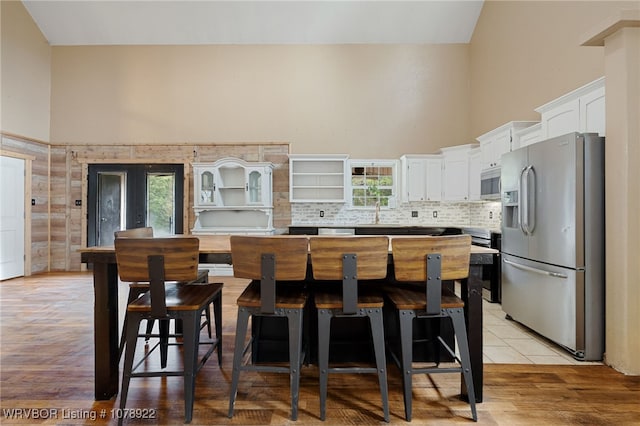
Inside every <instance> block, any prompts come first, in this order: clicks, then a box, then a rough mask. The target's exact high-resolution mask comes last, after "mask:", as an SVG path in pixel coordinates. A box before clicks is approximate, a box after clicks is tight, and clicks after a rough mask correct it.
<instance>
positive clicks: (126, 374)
mask: <svg viewBox="0 0 640 426" xmlns="http://www.w3.org/2000/svg"><path fill="white" fill-rule="evenodd" d="M127 315H129V321H128V322H127V330H126V334H125V336H126V339H127V343H126V345H125V353H124V366H123V374H122V389H121V390H120V409H122V410H124V409H125V407H126V404H127V394H128V393H129V383H130V382H131V374H132V372H133V371H132V370H133V358H134V355H135V352H136V342H137V340H138V330H139V328H140V322H141V321H142V315H140V314H134V313H132V314H130V313H129V312H127ZM122 421H123V416H120V417H119V418H118V424H119V425H121V424H122Z"/></svg>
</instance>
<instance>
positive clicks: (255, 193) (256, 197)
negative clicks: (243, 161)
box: [249, 170, 262, 203]
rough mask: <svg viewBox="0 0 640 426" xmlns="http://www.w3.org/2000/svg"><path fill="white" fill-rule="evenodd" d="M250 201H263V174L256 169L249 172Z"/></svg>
mask: <svg viewBox="0 0 640 426" xmlns="http://www.w3.org/2000/svg"><path fill="white" fill-rule="evenodd" d="M249 202H250V203H261V202H262V176H260V172H258V171H255V170H254V171H252V172H251V173H249Z"/></svg>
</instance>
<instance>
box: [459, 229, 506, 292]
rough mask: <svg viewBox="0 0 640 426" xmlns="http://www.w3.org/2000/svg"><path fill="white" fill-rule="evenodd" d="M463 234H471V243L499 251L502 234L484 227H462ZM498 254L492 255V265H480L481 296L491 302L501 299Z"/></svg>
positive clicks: (500, 273)
mask: <svg viewBox="0 0 640 426" xmlns="http://www.w3.org/2000/svg"><path fill="white" fill-rule="evenodd" d="M462 233H463V234H468V235H471V243H472V244H473V245H476V246H480V247H488V248H493V249H496V250H498V251H500V248H501V246H502V238H501V237H502V234H501V233H500V232H499V231H492V230H490V229H485V228H462ZM501 269H502V268H501V262H500V254H499V253H498V254H496V255H494V259H493V265H485V266H483V267H482V297H484V298H485V299H486V300H488V301H489V302H491V303H500V302H501V301H502V286H501V275H502V272H501Z"/></svg>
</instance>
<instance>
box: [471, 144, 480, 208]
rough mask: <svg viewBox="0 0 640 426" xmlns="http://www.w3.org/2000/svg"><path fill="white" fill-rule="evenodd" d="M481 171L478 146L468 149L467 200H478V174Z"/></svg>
mask: <svg viewBox="0 0 640 426" xmlns="http://www.w3.org/2000/svg"><path fill="white" fill-rule="evenodd" d="M481 173H482V152H481V151H480V148H472V149H470V150H469V201H480V174H481Z"/></svg>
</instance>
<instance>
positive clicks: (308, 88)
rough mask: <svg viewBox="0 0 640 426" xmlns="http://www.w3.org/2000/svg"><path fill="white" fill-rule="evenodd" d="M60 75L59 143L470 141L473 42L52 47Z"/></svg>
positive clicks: (420, 148) (55, 74)
mask: <svg viewBox="0 0 640 426" xmlns="http://www.w3.org/2000/svg"><path fill="white" fill-rule="evenodd" d="M52 85H53V90H52V93H53V96H52V100H53V102H52V129H51V139H52V141H54V142H60V143H87V144H97V143H102V144H105V143H129V142H134V143H149V144H153V143H181V142H189V143H211V142H217V143H232V142H248V141H252V142H267V141H283V142H289V143H291V150H292V152H294V153H347V154H351V155H352V156H353V157H359V158H397V157H399V156H400V155H401V154H403V153H410V152H417V153H428V152H433V151H434V150H436V149H438V148H440V147H442V146H449V145H457V144H463V143H468V142H469V140H470V134H469V132H468V123H469V104H468V93H469V61H468V46H467V45H393V46H386V45H385V46H383V45H340V46H335V45H333V46H328V45H321V46H179V47H176V46H135V47H132V46H110V47H54V48H53V65H52Z"/></svg>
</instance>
